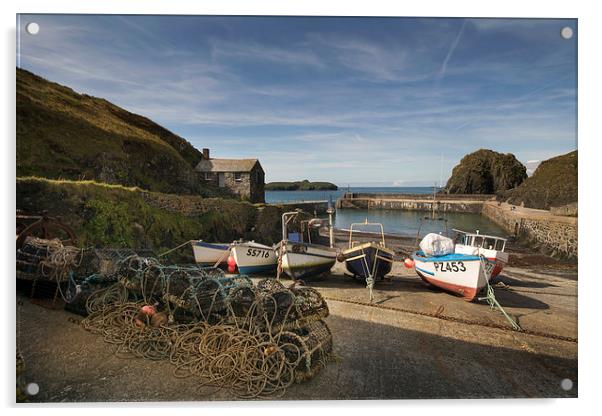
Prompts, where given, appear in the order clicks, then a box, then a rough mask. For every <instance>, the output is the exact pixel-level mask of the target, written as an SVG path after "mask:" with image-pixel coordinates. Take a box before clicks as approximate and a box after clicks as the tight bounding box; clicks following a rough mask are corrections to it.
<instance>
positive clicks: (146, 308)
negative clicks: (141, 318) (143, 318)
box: [140, 305, 157, 316]
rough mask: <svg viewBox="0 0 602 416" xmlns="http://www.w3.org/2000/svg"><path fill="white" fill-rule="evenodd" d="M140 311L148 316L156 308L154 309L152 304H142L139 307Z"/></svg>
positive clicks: (154, 312)
mask: <svg viewBox="0 0 602 416" xmlns="http://www.w3.org/2000/svg"><path fill="white" fill-rule="evenodd" d="M140 312H142V313H143V314H145V315H148V316H153V315H154V314H156V313H157V310H156V309H155V307H154V306H151V305H144V306H143V307H142V308H140Z"/></svg>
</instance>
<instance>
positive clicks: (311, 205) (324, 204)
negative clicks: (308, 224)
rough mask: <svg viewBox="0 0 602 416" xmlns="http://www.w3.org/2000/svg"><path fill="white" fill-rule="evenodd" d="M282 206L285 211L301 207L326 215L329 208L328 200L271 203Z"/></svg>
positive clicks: (306, 210)
mask: <svg viewBox="0 0 602 416" xmlns="http://www.w3.org/2000/svg"><path fill="white" fill-rule="evenodd" d="M270 205H274V206H277V207H280V208H281V209H282V211H283V212H288V211H295V210H296V209H301V210H303V211H305V212H308V213H310V214H313V215H316V216H318V215H324V214H326V210H327V209H328V201H304V202H283V203H275V204H270Z"/></svg>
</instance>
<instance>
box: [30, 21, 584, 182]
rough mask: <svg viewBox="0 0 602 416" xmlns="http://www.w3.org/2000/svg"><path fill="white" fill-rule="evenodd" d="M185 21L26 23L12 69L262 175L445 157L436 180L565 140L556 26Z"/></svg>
mask: <svg viewBox="0 0 602 416" xmlns="http://www.w3.org/2000/svg"><path fill="white" fill-rule="evenodd" d="M190 19H193V18H187V20H185V21H184V20H182V21H179V20H177V18H175V17H171V18H170V20H169V22H170V24H169V25H163V23H162V22H163V21H162V20H161V19H160V18H158V17H155V18H153V19H151V20H149V19H148V18H143V17H137V16H127V17H118V16H102V18H98V19H95V18H92V17H90V16H84V17H82V16H49V15H46V16H36V20H38V21H39V22H41V27H42V32H41V34H43V36H38V37H32V36H29V37H27V36H24V37H23V44H22V45H21V46H22V47H21V51H22V54H23V56H22V60H21V62H22V64H23V66H24V67H25V68H27V69H30V70H33V71H34V72H36V73H38V74H40V75H42V76H44V77H46V78H49V79H51V80H53V81H57V82H59V83H62V84H66V85H68V86H70V87H73V88H74V89H75V90H77V91H79V92H85V93H87V94H91V95H96V96H99V97H103V98H106V99H108V100H110V101H112V102H115V103H116V104H117V105H120V106H123V107H125V108H126V109H128V110H130V111H133V112H136V113H139V114H142V115H145V116H147V117H149V118H151V119H153V120H155V121H158V122H159V123H161V124H163V125H164V126H165V127H167V128H169V129H171V130H172V131H174V132H176V133H178V134H180V135H182V136H183V137H186V138H187V139H189V140H191V141H192V142H193V144H195V145H196V146H197V147H206V146H209V147H211V148H212V149H213V153H214V154H215V155H221V156H223V157H245V156H257V157H260V158H261V161H262V164H263V165H264V168H265V169H266V172H267V175H268V179H270V180H278V179H298V178H301V177H309V176H311V177H309V179H312V178H313V179H326V180H328V179H329V178H332V180H336V181H340V182H354V183H358V182H382V181H388V183H416V182H417V181H424V183H427V184H429V183H432V182H433V181H439V168H438V167H437V169H434V170H433V169H431V168H429V166H431V165H432V164H433V163H435V164H437V166H438V164H439V160H440V153H441V152H444V153H445V161H444V166H443V171H444V172H443V176H444V177H446V176H447V175H448V174H449V172H450V171H451V169H452V168H453V166H454V164H455V163H456V162H457V161H458V160H459V159H460V158H461V157H462V156H463V155H464V154H465V153H467V152H469V151H473V150H475V149H477V148H479V147H490V148H493V149H496V150H500V151H506V152H513V153H515V154H516V155H517V157H519V158H520V159H521V160H535V159H537V160H542V159H544V158H545V157H547V156H551V155H553V154H555V153H556V154H558V153H561V152H564V151H569V150H571V149H572V148H573V147H574V146H575V141H576V137H575V125H576V120H575V109H576V101H575V99H576V91H575V87H574V79H575V76H576V71H575V62H574V47H571V45H570V44H568V43H566V42H564V43H563V42H560V38H559V37H554V38H553V39H547V38H545V36H546V35H545V33H544V32H548V31H550V30H551V29H554V27H555V26H554V23H553V22H548V23H545V24H539V23H537V24H533V25H531V26H529V25H527V24H525V23H526V22H515V21H507V20H495V21H486V22H481V21H477V20H475V19H465V20H464V21H462V23H461V25H460V26H459V22H458V20H456V19H454V20H449V21H448V20H438V19H432V20H429V19H424V20H420V19H418V20H416V19H399V20H377V19H375V20H373V21H371V22H373V23H372V24H370V25H369V24H367V23H366V22H367V21H366V20H360V19H351V20H336V19H335V20H328V21H325V20H324V19H321V20H319V23H315V24H314V22H318V21H313V20H311V19H308V20H307V21H303V22H301V21H299V20H297V21H296V22H295V24H291V25H286V24H283V22H285V21H283V20H281V19H275V20H274V21H271V20H269V19H263V20H261V22H258V21H256V20H249V21H245V19H241V18H237V19H234V18H233V19H228V18H213V19H211V18H208V17H204V18H201V17H199V18H198V19H200V20H199V21H198V23H197V24H193V23H194V22H193V21H192V20H190ZM220 19H221V20H220ZM179 22H183V23H182V24H181V25H180V24H178V23H179ZM184 22H185V23H186V24H184ZM213 22H221V24H213V26H212V25H211V23H213ZM530 22H531V23H533V21H532V20H531V21H530ZM558 24H559V23H556V25H558ZM510 26H511V27H512V29H511V30H510V29H508V28H509V27H510ZM534 27H535V29H534ZM540 27H541V28H543V29H542V30H539V29H538V28H540ZM513 31H514V32H516V33H517V34H513V33H514V32H513ZM527 32H528V33H527ZM554 33H555V32H554ZM556 34H557V33H556ZM451 37H453V39H451V43H450V38H451ZM543 38H545V39H547V40H545V41H543V40H542V39H543ZM498 39H499V40H498ZM496 42H497V43H496ZM555 42H559V43H555ZM526 56H527V57H529V59H525V57H526ZM441 80H445V82H440V81H441ZM434 86H436V88H433V87H434ZM433 149H436V150H433ZM251 153H253V154H252V155H251ZM291 157H294V160H295V163H291V162H290V160H291ZM433 160H434V161H435V162H433Z"/></svg>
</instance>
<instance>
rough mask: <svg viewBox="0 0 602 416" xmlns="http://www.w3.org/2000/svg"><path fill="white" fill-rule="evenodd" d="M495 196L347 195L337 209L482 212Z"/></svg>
mask: <svg viewBox="0 0 602 416" xmlns="http://www.w3.org/2000/svg"><path fill="white" fill-rule="evenodd" d="M493 198H495V196H494V195H445V194H437V195H436V197H435V198H434V199H433V196H432V195H414V194H363V193H346V194H344V195H343V197H342V198H340V199H338V200H337V205H336V207H337V208H350V209H353V208H356V209H390V210H405V211H428V212H432V211H435V212H470V213H475V214H478V213H480V212H481V210H482V207H483V202H485V201H487V200H490V199H493Z"/></svg>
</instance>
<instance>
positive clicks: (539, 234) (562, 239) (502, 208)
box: [482, 202, 578, 258]
mask: <svg viewBox="0 0 602 416" xmlns="http://www.w3.org/2000/svg"><path fill="white" fill-rule="evenodd" d="M482 214H483V215H484V216H485V217H487V218H489V219H490V220H492V221H493V222H495V223H496V224H498V225H500V226H501V227H502V228H504V229H505V230H506V231H507V232H508V233H510V234H511V235H513V236H515V237H516V238H518V239H522V240H525V241H528V242H530V243H534V244H535V245H537V246H539V247H541V248H544V249H545V250H546V251H549V252H550V253H551V254H552V255H556V256H560V257H565V258H577V256H578V247H577V242H578V238H577V237H578V234H577V218H575V217H565V216H559V215H553V214H552V213H550V212H549V211H542V210H530V209H520V208H518V209H516V210H512V209H511V205H508V204H500V203H497V202H486V203H485V204H484V205H483V210H482Z"/></svg>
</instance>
